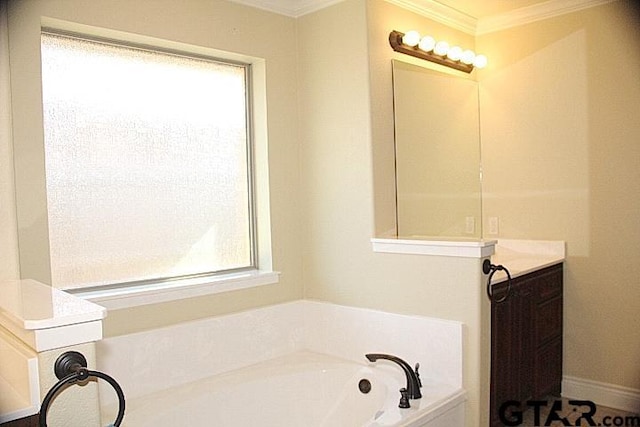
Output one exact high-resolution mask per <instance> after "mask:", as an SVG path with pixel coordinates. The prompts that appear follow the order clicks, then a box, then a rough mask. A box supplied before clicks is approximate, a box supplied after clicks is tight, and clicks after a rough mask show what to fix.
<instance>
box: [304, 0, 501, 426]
mask: <svg viewBox="0 0 640 427" xmlns="http://www.w3.org/2000/svg"><path fill="white" fill-rule="evenodd" d="M405 17H409V18H411V17H412V18H413V19H414V20H415V19H416V15H414V14H411V13H410V12H407V11H404V10H403V9H400V8H397V7H395V6H392V5H390V4H388V3H386V2H383V1H365V0H348V1H345V2H342V3H339V4H337V5H334V6H331V7H329V8H326V9H323V10H321V11H319V12H316V13H313V14H310V15H306V16H304V17H301V18H299V19H298V43H299V45H300V57H299V70H300V71H299V75H300V85H299V86H300V111H301V120H300V144H301V156H300V166H301V169H302V171H303V173H302V179H303V194H304V198H303V199H302V200H303V206H304V207H305V210H304V212H303V218H304V221H305V224H304V227H303V229H304V251H305V252H304V257H303V263H304V272H303V278H304V283H305V296H306V297H307V298H310V299H319V300H325V301H330V302H335V303H338V304H344V305H351V306H358V307H368V308H375V309H381V310H385V311H390V312H396V313H406V314H419V315H425V316H432V317H439V318H445V319H453V320H459V321H462V322H464V323H465V336H464V347H465V354H464V361H465V366H464V385H465V388H466V389H467V390H468V391H469V402H468V419H467V425H468V426H470V427H471V426H474V427H477V426H478V425H484V424H486V422H483V421H481V420H482V418H481V417H484V416H486V413H487V409H488V400H487V399H488V394H487V390H486V389H483V387H485V388H486V387H487V386H488V372H489V368H488V367H489V362H488V353H487V351H486V350H488V348H489V343H488V339H489V338H488V335H487V334H488V327H487V326H488V323H489V320H488V317H487V315H488V302H487V299H486V297H485V296H484V295H483V294H482V292H481V290H482V287H481V286H479V283H480V281H481V272H480V270H481V269H480V261H481V260H480V259H473V258H448V257H426V256H414V255H394V254H383V253H374V252H373V251H372V248H371V243H370V239H371V237H372V236H373V235H374V233H375V231H374V230H376V228H377V225H378V224H377V222H378V208H379V205H382V204H383V202H382V201H381V200H383V201H384V202H386V203H391V205H390V206H383V207H382V209H383V210H389V209H390V210H391V211H393V209H394V205H393V203H394V201H393V198H390V199H389V198H388V197H387V195H386V193H387V192H388V191H389V188H388V187H389V184H390V185H391V187H393V182H394V181H393V180H394V177H393V170H392V169H391V175H390V176H387V177H386V179H387V180H389V182H387V181H385V182H384V183H383V184H382V185H381V187H382V188H380V187H379V185H378V184H379V181H378V176H376V175H377V174H378V172H379V171H378V170H377V168H378V167H379V166H381V165H382V164H385V165H384V166H381V167H382V168H383V169H385V171H386V172H389V170H388V166H389V164H391V167H392V165H393V118H392V115H391V111H392V104H391V61H390V60H391V56H392V51H391V48H390V47H389V44H388V40H387V39H388V35H389V32H390V31H391V30H393V29H398V28H404V25H406V21H404V18H405ZM422 19H423V18H422ZM421 23H422V24H425V23H424V22H421ZM401 24H402V27H400V25H401ZM439 27H440V26H438V28H439ZM345 28H348V29H349V31H348V35H349V36H348V37H345V33H344V29H345ZM461 43H462V42H461ZM306 46H313V49H309V50H307V49H305V47H306ZM371 58H373V60H372V59H371ZM372 63H373V65H372ZM378 144H379V145H383V146H384V147H383V148H382V149H381V150H378V148H377V147H376V145H378ZM389 148H390V151H389ZM381 153H384V155H383V157H382V158H378V159H374V157H375V156H376V155H380V154H381ZM379 196H380V199H381V200H378V201H376V200H375V199H376V198H378V197H379ZM381 215H384V213H381ZM387 220H390V221H392V222H394V221H395V218H394V217H393V215H392V216H391V218H387ZM385 227H386V225H385V226H383V227H382V228H385ZM393 228H395V226H393ZM483 326H484V327H483ZM422 344H424V345H427V346H428V345H429V343H422Z"/></svg>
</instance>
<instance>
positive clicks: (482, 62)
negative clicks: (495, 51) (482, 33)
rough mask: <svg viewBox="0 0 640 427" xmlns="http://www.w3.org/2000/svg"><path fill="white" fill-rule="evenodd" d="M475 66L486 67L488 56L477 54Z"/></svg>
mask: <svg viewBox="0 0 640 427" xmlns="http://www.w3.org/2000/svg"><path fill="white" fill-rule="evenodd" d="M473 66H474V67H476V68H484V67H486V66H487V57H486V56H484V55H476V59H474V60H473Z"/></svg>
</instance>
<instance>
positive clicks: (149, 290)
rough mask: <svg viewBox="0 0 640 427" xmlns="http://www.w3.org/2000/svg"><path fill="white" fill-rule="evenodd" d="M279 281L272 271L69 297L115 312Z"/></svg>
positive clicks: (87, 292) (178, 281)
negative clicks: (75, 297) (81, 299)
mask: <svg viewBox="0 0 640 427" xmlns="http://www.w3.org/2000/svg"><path fill="white" fill-rule="evenodd" d="M279 277H280V273H278V272H275V271H260V270H253V271H246V272H242V273H233V274H225V275H221V276H216V277H207V278H199V279H190V280H189V279H187V280H176V281H174V282H162V283H157V284H145V285H140V286H130V287H127V288H120V289H105V290H97V291H96V290H94V291H85V292H83V291H76V292H73V294H74V295H75V296H77V297H79V298H83V299H85V300H88V301H91V302H93V303H96V304H99V305H101V306H103V307H105V308H106V309H107V310H118V309H122V308H130V307H137V306H142V305H148V304H156V303H161V302H168V301H175V300H180V299H184V298H193V297H199V296H204V295H212V294H218V293H222V292H229V291H235V290H238V289H247V288H253V287H256V286H263V285H271V284H275V283H278V281H279Z"/></svg>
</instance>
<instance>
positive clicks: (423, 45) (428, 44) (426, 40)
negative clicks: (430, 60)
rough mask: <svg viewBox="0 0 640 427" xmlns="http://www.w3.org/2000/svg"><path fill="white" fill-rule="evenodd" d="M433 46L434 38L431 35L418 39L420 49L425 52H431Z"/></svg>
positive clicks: (434, 43) (434, 44)
mask: <svg viewBox="0 0 640 427" xmlns="http://www.w3.org/2000/svg"><path fill="white" fill-rule="evenodd" d="M435 46H436V39H434V38H433V37H431V36H424V37H423V38H422V40H420V44H418V47H419V48H420V50H424V51H425V52H431V51H432V50H433V48H434V47H435Z"/></svg>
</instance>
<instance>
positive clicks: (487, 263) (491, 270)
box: [482, 259, 511, 304]
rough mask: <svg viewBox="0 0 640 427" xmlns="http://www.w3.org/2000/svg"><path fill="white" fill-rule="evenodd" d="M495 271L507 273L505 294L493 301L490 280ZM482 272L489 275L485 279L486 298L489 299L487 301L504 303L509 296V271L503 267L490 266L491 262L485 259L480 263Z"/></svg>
mask: <svg viewBox="0 0 640 427" xmlns="http://www.w3.org/2000/svg"><path fill="white" fill-rule="evenodd" d="M496 271H504V272H505V273H507V292H505V294H504V295H503V296H502V297H501V298H498V299H493V291H492V289H491V288H492V287H491V279H492V278H493V275H494V274H495V272H496ZM482 272H483V273H484V274H488V275H489V277H488V278H487V296H488V297H489V300H490V301H491V302H495V303H497V304H500V303H501V302H505V301H506V300H507V298H509V294H511V274H510V273H509V270H507V268H506V267H505V266H504V265H495V264H491V261H489V260H488V259H485V260H484V262H483V263H482Z"/></svg>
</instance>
